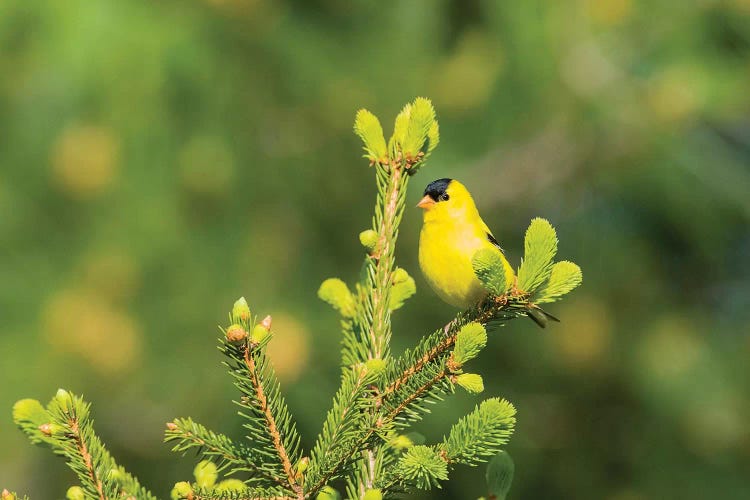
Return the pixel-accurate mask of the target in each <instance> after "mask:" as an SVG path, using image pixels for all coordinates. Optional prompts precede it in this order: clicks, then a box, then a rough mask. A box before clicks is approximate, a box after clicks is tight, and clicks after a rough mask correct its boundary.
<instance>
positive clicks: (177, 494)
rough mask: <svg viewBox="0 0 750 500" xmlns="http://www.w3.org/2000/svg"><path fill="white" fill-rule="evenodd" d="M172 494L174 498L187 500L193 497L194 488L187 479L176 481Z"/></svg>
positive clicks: (174, 499) (173, 499) (175, 499)
mask: <svg viewBox="0 0 750 500" xmlns="http://www.w3.org/2000/svg"><path fill="white" fill-rule="evenodd" d="M170 496H171V497H172V500H185V499H187V498H191V497H192V496H193V488H192V487H191V486H190V483H188V482H187V481H180V482H179V483H175V485H174V488H172V493H171V494H170Z"/></svg>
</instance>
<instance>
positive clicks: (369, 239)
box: [359, 229, 378, 252]
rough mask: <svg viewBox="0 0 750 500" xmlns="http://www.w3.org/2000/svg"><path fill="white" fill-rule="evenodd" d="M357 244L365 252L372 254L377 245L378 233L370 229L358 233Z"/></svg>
mask: <svg viewBox="0 0 750 500" xmlns="http://www.w3.org/2000/svg"><path fill="white" fill-rule="evenodd" d="M359 242H360V243H362V246H363V247H365V250H367V251H368V252H372V251H373V250H375V246H376V245H377V244H378V233H376V232H375V231H373V230H372V229H367V230H365V231H362V232H361V233H359Z"/></svg>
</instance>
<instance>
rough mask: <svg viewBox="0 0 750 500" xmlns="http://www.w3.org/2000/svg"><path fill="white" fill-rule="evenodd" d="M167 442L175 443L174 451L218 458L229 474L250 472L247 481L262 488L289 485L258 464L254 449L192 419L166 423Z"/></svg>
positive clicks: (222, 467) (180, 419)
mask: <svg viewBox="0 0 750 500" xmlns="http://www.w3.org/2000/svg"><path fill="white" fill-rule="evenodd" d="M164 441H165V442H174V446H173V447H172V451H175V452H180V453H185V452H187V451H189V450H191V449H196V450H197V451H198V454H199V455H200V456H201V457H203V458H206V459H210V460H213V461H215V463H216V464H217V466H218V470H219V471H226V474H227V475H232V474H235V473H237V472H248V473H250V477H249V478H248V479H247V480H246V482H248V483H254V484H258V485H259V486H261V487H271V486H277V487H278V486H282V487H286V486H287V484H286V483H285V482H284V481H282V480H281V479H279V478H278V477H277V476H274V475H272V474H269V473H268V471H266V470H263V469H262V468H261V467H259V466H258V463H259V461H260V458H259V457H258V456H257V453H256V452H255V451H254V450H253V449H252V448H250V447H247V446H241V445H238V444H235V443H234V442H233V441H232V440H231V439H230V438H229V437H227V436H225V435H224V434H219V433H216V432H213V431H211V430H209V429H207V428H206V427H204V426H203V425H201V424H199V423H196V422H194V421H193V420H192V419H190V418H176V419H174V420H173V421H172V422H169V423H167V430H166V432H165V437H164Z"/></svg>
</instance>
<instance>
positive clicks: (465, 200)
mask: <svg viewBox="0 0 750 500" xmlns="http://www.w3.org/2000/svg"><path fill="white" fill-rule="evenodd" d="M417 206H418V207H419V208H421V209H423V210H424V224H423V225H422V232H421V233H420V235H419V267H420V268H421V269H422V273H423V274H424V276H425V278H426V279H427V282H428V283H429V284H430V286H431V287H432V289H433V290H434V291H435V293H437V295H438V296H439V297H440V298H441V299H443V300H444V301H445V302H447V303H448V304H450V305H452V306H455V307H459V308H461V309H467V308H469V307H471V306H475V305H477V304H478V303H479V302H480V301H482V300H483V299H484V298H485V297H486V296H487V290H486V289H485V288H484V287H483V286H482V284H481V283H480V281H479V279H477V277H476V275H475V274H474V268H473V267H472V265H471V258H472V257H473V256H474V254H475V253H476V252H477V251H478V250H481V249H483V248H489V249H491V250H493V251H496V252H497V253H498V254H499V255H500V257H501V259H502V262H503V266H504V267H505V282H506V283H514V282H515V278H516V276H515V273H514V272H513V267H511V265H510V263H509V262H508V260H507V259H506V258H505V254H504V252H503V249H502V248H500V244H499V243H498V242H497V240H496V239H495V237H494V236H493V235H492V231H490V229H489V228H488V227H487V224H485V223H484V221H483V220H482V218H481V217H480V216H479V211H478V210H477V207H476V205H474V200H473V198H472V197H471V194H470V193H469V190H468V189H466V187H465V186H464V185H463V184H461V183H460V182H458V181H457V180H454V179H438V180H436V181H433V182H431V183H430V184H428V185H427V187H426V188H425V190H424V198H422V199H421V200H420V201H419V203H418V204H417ZM528 316H529V317H530V318H531V319H533V320H534V321H535V322H536V323H537V324H538V325H539V326H541V327H542V328H544V326H545V325H546V323H547V321H546V319H547V318H550V319H553V320H557V318H555V317H553V316H552V315H550V314H548V313H546V312H544V311H542V310H541V309H539V308H536V307H535V308H534V309H530V310H529V311H528Z"/></svg>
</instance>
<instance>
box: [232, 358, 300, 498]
mask: <svg viewBox="0 0 750 500" xmlns="http://www.w3.org/2000/svg"><path fill="white" fill-rule="evenodd" d="M244 351H245V352H244V354H245V365H246V366H247V371H248V374H249V375H250V382H251V383H252V385H253V389H255V397H257V398H258V403H259V404H260V409H261V411H262V412H263V416H264V418H265V419H266V424H267V425H268V431H269V432H270V433H271V439H272V440H273V446H274V448H276V453H277V454H278V455H279V459H280V460H281V466H282V467H283V468H284V473H285V474H286V477H287V480H288V481H289V487H290V488H291V489H292V491H294V493H295V494H296V495H297V498H298V499H299V500H302V499H304V498H305V495H304V493H303V492H302V486H300V485H299V484H297V480H296V478H295V474H294V470H293V468H292V462H291V461H290V460H289V455H288V454H287V451H286V448H285V447H284V443H283V442H282V441H281V433H280V432H279V429H278V427H277V425H276V419H275V418H274V416H273V413H271V409H270V408H269V407H268V399H267V398H266V393H265V390H264V389H263V384H262V383H261V381H260V377H259V376H258V373H257V370H256V365H255V360H254V359H253V357H252V356H251V355H250V348H249V347H248V346H245V349H244Z"/></svg>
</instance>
